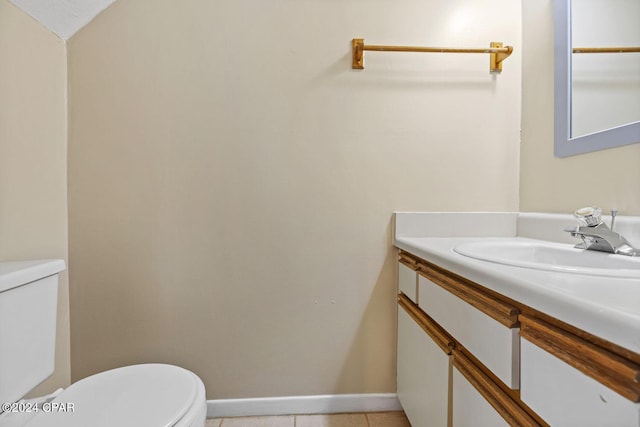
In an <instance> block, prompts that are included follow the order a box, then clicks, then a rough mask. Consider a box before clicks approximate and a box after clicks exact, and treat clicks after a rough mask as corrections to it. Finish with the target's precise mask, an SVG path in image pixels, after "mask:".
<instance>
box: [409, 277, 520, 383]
mask: <svg viewBox="0 0 640 427" xmlns="http://www.w3.org/2000/svg"><path fill="white" fill-rule="evenodd" d="M418 295H419V299H418V305H419V306H420V308H422V310H424V311H425V312H426V313H427V314H428V315H429V316H431V317H432V318H433V319H434V320H435V321H436V322H437V323H438V324H440V325H441V326H442V327H443V328H444V329H445V330H446V331H447V332H448V333H450V334H451V335H452V336H453V338H454V339H455V340H456V341H457V342H459V343H460V344H461V345H462V346H463V347H465V348H467V349H468V350H469V351H470V352H471V353H472V354H474V356H475V357H476V358H477V359H478V360H479V361H480V362H481V363H482V364H484V365H485V366H486V367H487V368H488V369H490V370H491V371H492V372H493V373H494V374H495V375H496V376H497V377H498V378H499V379H500V380H501V381H502V382H503V383H504V384H505V385H506V386H507V387H509V388H511V389H518V388H519V387H520V337H519V334H518V332H519V329H518V328H516V326H517V325H518V323H517V314H518V310H517V309H516V308H514V307H511V306H508V305H506V304H504V303H503V302H501V301H497V300H495V301H494V300H493V299H492V298H491V297H490V296H488V295H485V294H482V292H480V291H479V290H478V289H475V288H469V287H468V286H467V285H466V284H463V283H457V282H456V281H455V280H453V279H452V278H451V277H448V276H445V275H444V274H443V273H441V272H440V271H436V270H432V269H431V268H429V267H425V266H422V265H421V266H420V272H419V279H418Z"/></svg>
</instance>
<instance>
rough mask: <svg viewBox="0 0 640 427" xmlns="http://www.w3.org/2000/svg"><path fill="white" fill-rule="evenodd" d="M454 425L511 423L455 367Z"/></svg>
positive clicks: (485, 426) (480, 426) (493, 426)
mask: <svg viewBox="0 0 640 427" xmlns="http://www.w3.org/2000/svg"><path fill="white" fill-rule="evenodd" d="M452 405H453V417H452V420H453V427H501V426H507V427H508V426H509V424H508V423H507V422H506V421H505V420H504V418H502V417H501V416H500V414H499V413H498V411H496V410H495V409H494V408H493V407H492V406H491V405H490V404H489V402H487V400H486V399H485V398H484V396H482V395H481V394H480V392H479V391H478V390H476V389H475V388H474V387H473V386H472V385H471V384H470V383H469V381H467V379H466V378H465V377H464V376H463V375H462V374H461V373H460V371H459V370H458V368H455V367H454V368H453V402H452Z"/></svg>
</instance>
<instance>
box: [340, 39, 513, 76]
mask: <svg viewBox="0 0 640 427" xmlns="http://www.w3.org/2000/svg"><path fill="white" fill-rule="evenodd" d="M365 50H372V51H378V52H436V53H489V54H491V55H490V57H489V71H490V72H492V73H499V72H501V71H502V61H504V60H505V59H506V58H508V57H509V55H511V52H513V47H512V46H504V47H503V46H502V43H501V42H491V47H488V48H476V49H473V48H450V47H414V46H376V45H365V44H364V39H353V40H352V64H351V68H353V69H354V70H362V69H364V51H365Z"/></svg>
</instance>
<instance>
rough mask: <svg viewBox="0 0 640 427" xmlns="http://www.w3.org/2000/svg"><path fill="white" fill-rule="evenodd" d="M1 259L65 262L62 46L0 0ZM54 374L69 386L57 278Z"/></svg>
mask: <svg viewBox="0 0 640 427" xmlns="http://www.w3.org/2000/svg"><path fill="white" fill-rule="evenodd" d="M0 58H2V65H1V66H0V259H3V260H8V259H39V258H62V259H65V260H66V259H67V171H66V167H67V159H66V155H67V152H66V150H67V130H66V129H67V118H66V82H67V63H66V52H65V45H64V42H63V41H62V40H60V39H58V38H57V37H56V36H55V35H53V34H52V33H50V32H48V31H47V30H45V29H44V28H43V27H41V26H40V25H39V24H38V23H37V22H36V21H34V20H33V19H32V18H30V17H29V16H27V15H26V14H24V13H23V12H21V11H20V10H19V9H17V8H16V7H15V6H14V5H13V4H11V3H10V2H9V1H7V0H0ZM57 326H58V331H57V341H56V345H57V347H56V370H55V373H54V375H53V376H52V377H51V378H50V379H49V380H47V381H46V382H45V383H44V384H42V385H41V386H40V387H39V388H38V389H37V390H35V391H34V394H38V393H41V392H48V391H52V390H53V389H55V388H57V387H63V386H66V385H67V384H68V383H69V378H70V369H69V295H68V281H67V274H66V273H63V274H61V276H60V287H59V301H58V325H57Z"/></svg>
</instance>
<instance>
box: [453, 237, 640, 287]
mask: <svg viewBox="0 0 640 427" xmlns="http://www.w3.org/2000/svg"><path fill="white" fill-rule="evenodd" d="M454 251H455V252H457V253H459V254H460V255H464V256H467V257H470V258H475V259H478V260H482V261H489V262H493V263H498V264H505V265H511V266H515V267H524V268H532V269H536V270H550V271H560V272H565V273H574V274H589V275H595V276H608V277H621V278H632V279H640V257H629V256H625V255H614V254H609V253H605V252H596V251H586V250H583V249H576V248H574V247H573V245H571V244H566V243H554V242H546V241H542V240H533V239H523V238H511V239H491V240H486V241H477V242H469V243H463V244H460V245H458V246H456V247H455V248H454Z"/></svg>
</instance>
